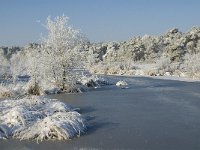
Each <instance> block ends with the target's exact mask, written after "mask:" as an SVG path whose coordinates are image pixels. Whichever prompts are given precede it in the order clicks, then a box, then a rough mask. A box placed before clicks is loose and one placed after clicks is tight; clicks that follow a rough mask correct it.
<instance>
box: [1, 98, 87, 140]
mask: <svg viewBox="0 0 200 150" xmlns="http://www.w3.org/2000/svg"><path fill="white" fill-rule="evenodd" d="M85 129H86V125H85V119H84V117H83V116H82V115H80V114H79V113H78V112H76V111H74V109H73V108H72V107H71V106H68V105H66V104H64V103H62V102H59V101H58V100H53V99H47V98H42V97H35V96H34V97H29V98H27V97H26V98H23V99H14V100H4V101H1V102H0V138H6V139H7V138H10V137H12V138H16V139H20V140H25V139H32V140H36V141H37V142H39V141H43V140H64V139H70V138H72V137H75V136H80V134H82V133H84V131H85Z"/></svg>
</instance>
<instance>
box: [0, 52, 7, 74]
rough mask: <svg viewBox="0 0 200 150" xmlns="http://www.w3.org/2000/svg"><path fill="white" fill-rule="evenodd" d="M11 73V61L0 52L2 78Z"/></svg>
mask: <svg viewBox="0 0 200 150" xmlns="http://www.w3.org/2000/svg"><path fill="white" fill-rule="evenodd" d="M8 71H9V61H8V60H7V58H6V57H5V55H4V53H3V51H0V76H2V75H5V74H7V73H8Z"/></svg>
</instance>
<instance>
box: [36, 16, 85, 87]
mask: <svg viewBox="0 0 200 150" xmlns="http://www.w3.org/2000/svg"><path fill="white" fill-rule="evenodd" d="M68 20H69V19H68V17H66V16H64V15H63V16H61V17H59V16H58V17H56V18H55V19H53V20H52V19H51V18H50V17H48V18H47V22H46V25H45V27H46V29H47V30H48V35H47V36H46V37H44V38H43V39H42V43H41V47H40V49H39V52H40V56H41V58H40V65H42V71H41V73H42V76H43V78H44V79H47V80H49V81H50V82H52V81H53V82H55V83H57V84H58V85H59V86H60V87H61V88H62V89H63V90H64V89H65V88H66V86H69V85H74V84H75V82H76V72H75V71H74V70H75V69H76V68H78V67H80V66H82V61H81V51H80V50H79V45H81V44H83V43H84V42H85V41H86V40H85V38H84V37H83V36H82V34H81V33H80V31H79V30H77V29H74V28H73V27H71V26H70V25H69V24H68Z"/></svg>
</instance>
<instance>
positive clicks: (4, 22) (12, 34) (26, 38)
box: [0, 0, 200, 46]
mask: <svg viewBox="0 0 200 150" xmlns="http://www.w3.org/2000/svg"><path fill="white" fill-rule="evenodd" d="M62 14H65V15H66V16H68V17H69V18H70V24H71V25H73V26H74V27H75V28H78V29H81V31H82V32H83V33H84V34H85V35H86V36H87V37H88V39H89V40H90V41H92V42H100V41H107V40H108V41H120V40H127V39H129V38H131V37H133V36H138V35H144V34H149V35H158V34H162V33H164V32H166V31H167V30H169V29H171V28H173V27H178V28H179V29H180V30H181V31H188V30H189V29H190V28H191V27H193V26H200V0H0V45H1V46H2V45H4V46H6V45H20V46H23V45H26V44H28V43H30V42H38V41H39V39H40V37H41V33H44V34H45V29H44V27H42V25H41V24H40V23H38V22H37V21H38V20H40V21H41V22H43V23H44V22H45V20H46V18H47V16H52V17H55V16H58V15H62Z"/></svg>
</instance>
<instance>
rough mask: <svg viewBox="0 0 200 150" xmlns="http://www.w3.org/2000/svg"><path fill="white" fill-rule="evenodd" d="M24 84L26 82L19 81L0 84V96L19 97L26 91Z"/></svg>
mask: <svg viewBox="0 0 200 150" xmlns="http://www.w3.org/2000/svg"><path fill="white" fill-rule="evenodd" d="M25 85H26V84H25V83H23V82H19V83H18V84H13V83H2V84H0V98H8V97H19V96H23V95H25V94H26V93H27V89H26V88H25Z"/></svg>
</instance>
